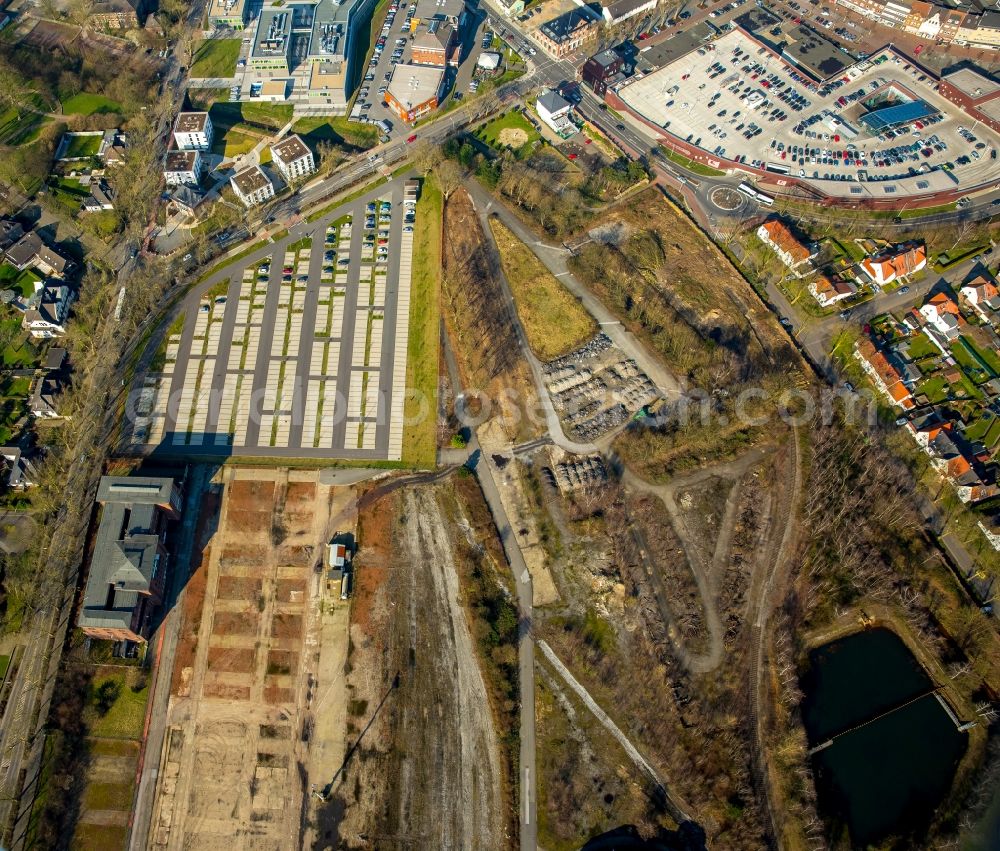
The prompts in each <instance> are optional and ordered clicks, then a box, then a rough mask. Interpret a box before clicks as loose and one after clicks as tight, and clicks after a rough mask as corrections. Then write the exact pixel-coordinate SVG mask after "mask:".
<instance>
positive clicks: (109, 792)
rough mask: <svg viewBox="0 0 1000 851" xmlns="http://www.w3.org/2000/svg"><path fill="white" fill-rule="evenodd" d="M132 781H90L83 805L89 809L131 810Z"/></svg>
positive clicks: (85, 790)
mask: <svg viewBox="0 0 1000 851" xmlns="http://www.w3.org/2000/svg"><path fill="white" fill-rule="evenodd" d="M132 787H133V784H132V783H88V784H87V788H86V789H84V791H83V806H84V807H85V808H86V809H88V810H126V811H128V810H130V809H131V808H132Z"/></svg>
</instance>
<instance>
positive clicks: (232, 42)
mask: <svg viewBox="0 0 1000 851" xmlns="http://www.w3.org/2000/svg"><path fill="white" fill-rule="evenodd" d="M239 57H240V40H239V39H238V38H209V39H205V40H204V41H202V42H201V44H199V45H198V47H197V49H196V50H195V53H194V62H192V63H191V76H192V77H232V76H233V74H235V73H236V60H237V59H239Z"/></svg>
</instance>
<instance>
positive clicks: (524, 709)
mask: <svg viewBox="0 0 1000 851" xmlns="http://www.w3.org/2000/svg"><path fill="white" fill-rule="evenodd" d="M441 343H442V347H443V349H444V358H445V365H446V368H447V369H448V374H449V376H450V378H451V383H452V387H453V388H454V389H455V394H456V397H458V396H460V395H461V394H464V392H465V388H464V387H462V383H461V374H460V372H459V370H458V364H457V363H456V361H455V353H454V352H453V351H452V349H451V345H450V344H449V341H448V335H447V333H445V331H444V327H443V326H442V331H441ZM462 452H463V454H465V455H466V456H467V457H468V461H467V462H466V463H467V465H468V466H470V467H471V468H472V470H473V472H475V474H476V478H477V479H478V480H479V486H480V487H481V488H482V491H483V498H484V499H485V500H486V504H487V505H488V506H489V509H490V514H491V515H492V516H493V523H494V525H495V526H496V528H497V534H498V535H499V536H500V542H501V544H502V545H503V550H504V555H505V556H506V557H507V563H508V564H509V565H510V569H511V573H512V574H513V576H514V585H515V588H516V591H517V611H518V628H517V665H518V677H517V679H518V692H519V695H518V697H519V701H520V726H519V738H520V754H519V762H518V771H519V776H518V790H519V791H518V821H519V825H520V829H519V837H520V843H519V848H520V849H521V851H535V848H536V847H537V845H538V807H537V796H538V792H537V790H538V781H537V777H538V775H537V772H536V768H535V640H534V638H533V637H532V633H531V628H532V623H533V620H532V619H533V617H534V610H533V598H532V593H533V590H532V583H531V574H530V573H529V572H528V565H527V564H526V563H525V561H524V554H523V553H522V552H521V545H520V544H519V543H518V542H517V536H516V535H515V534H514V530H513V529H512V528H511V525H510V520H509V519H508V518H507V511H506V509H505V508H504V506H503V501H502V500H501V499H500V491H499V490H497V485H496V480H495V479H494V478H493V468H492V466H491V464H490V461H489V460H488V459H487V458H486V456H485V454H484V453H483V451H482V448H481V447H480V445H479V439H478V437H477V436H476V432H475V430H473V431H472V435H471V438H470V440H469V443H468V445H467V447H466V449H464V450H462Z"/></svg>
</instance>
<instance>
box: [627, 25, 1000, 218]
mask: <svg viewBox="0 0 1000 851" xmlns="http://www.w3.org/2000/svg"><path fill="white" fill-rule="evenodd" d="M935 84H936V80H935V79H933V78H931V77H929V76H926V75H924V74H923V72H922V71H920V70H919V69H917V68H915V67H913V66H909V65H907V64H906V63H905V61H904V60H903V59H901V58H900V57H898V56H897V55H896V54H895V53H893V52H892V51H889V50H886V51H883V52H882V53H880V54H877V55H875V56H873V57H871V59H870V60H869V61H868V62H863V63H859V64H858V65H855V66H852V67H850V68H848V70H847V71H846V72H845V73H844V75H843V76H838V77H836V78H834V79H832V80H827V81H826V82H825V83H824V84H816V83H814V82H813V81H811V80H809V79H807V78H806V77H805V76H804V75H803V74H802V73H801V72H799V71H797V70H796V69H795V68H793V67H792V66H791V65H790V64H789V63H788V62H786V61H785V60H783V59H782V58H780V57H779V56H777V55H775V54H774V53H772V52H771V51H769V50H768V49H766V48H765V47H762V46H761V45H760V44H759V43H758V42H756V41H755V40H754V39H753V38H751V37H750V36H749V35H747V34H746V33H745V32H743V31H742V30H738V29H737V30H733V31H731V32H729V33H727V34H725V35H724V36H722V37H721V38H719V39H718V40H717V41H715V42H713V43H712V44H711V45H706V46H705V47H702V48H699V49H698V50H697V51H694V52H691V53H688V54H687V55H685V56H683V57H681V58H680V59H678V60H676V61H675V62H672V63H670V64H668V65H665V66H664V67H663V68H661V69H659V70H657V71H653V72H651V73H649V74H647V75H645V76H643V77H640V78H638V79H636V78H633V79H632V80H631V81H629V82H627V83H624V84H622V85H621V86H619V87H618V89H617V96H618V97H619V98H621V100H622V101H623V102H624V104H625V105H626V106H627V107H628V108H629V109H631V110H632V111H633V112H634V113H635V114H636V115H637V116H638V117H641V118H643V119H644V120H645V121H646V122H647V123H649V124H653V125H656V126H657V127H659V128H662V129H664V130H666V131H667V132H668V133H670V134H672V135H673V136H674V137H677V138H679V139H680V140H681V141H685V142H687V143H688V144H691V145H694V146H696V147H698V148H701V149H702V150H703V151H705V152H706V153H707V154H708V155H709V158H708V159H707V160H706V161H707V162H708V164H709V165H714V166H716V167H723V168H725V167H726V165H727V164H726V163H725V162H723V160H729V161H730V162H738V163H746V164H747V165H748V166H756V167H757V168H766V167H767V166H768V164H770V166H771V168H770V170H772V171H777V172H780V173H784V174H788V175H790V176H793V177H796V178H798V179H799V180H800V181H803V182H805V183H808V184H813V185H815V186H816V188H817V189H819V190H820V191H822V192H823V193H824V194H826V195H833V196H842V197H856V198H858V199H859V200H860V199H863V198H873V197H874V198H885V197H892V196H895V197H904V196H909V195H920V194H927V193H933V192H942V191H946V190H951V191H954V190H957V189H970V190H971V189H972V188H974V187H976V186H979V185H983V184H986V183H989V182H992V181H993V180H994V179H995V177H996V175H997V173H998V172H1000V165H998V160H997V159H995V158H994V157H995V156H996V155H995V153H994V152H995V151H996V150H997V148H998V147H1000V139H998V138H997V134H995V133H994V132H993V131H991V130H989V129H988V128H986V127H984V126H982V125H979V126H976V127H974V124H975V122H974V120H973V119H972V118H970V117H969V116H968V115H966V114H965V113H964V112H962V111H961V110H960V109H959V108H958V107H957V106H955V105H954V104H952V103H950V102H949V101H947V100H946V99H945V98H944V97H942V96H941V95H939V94H938V93H937V91H936V90H935ZM907 101H909V102H920V101H923V102H924V103H926V104H927V106H928V107H929V110H928V112H930V115H929V116H928V117H926V118H921V119H917V120H914V121H913V122H910V123H906V124H903V125H901V126H897V127H894V128H887V129H885V130H884V131H883V132H881V133H880V134H874V133H873V132H872V131H871V130H869V129H868V128H867V127H866V126H865V124H864V123H863V122H862V121H861V117H862V116H863V115H865V114H866V113H868V112H869V111H872V110H874V109H877V108H879V107H886V106H891V105H892V104H894V103H905V102H907ZM901 112H902V113H904V114H905V113H906V112H907V111H906V110H902V111H901ZM712 156H715V157H718V160H717V161H713V160H712V159H711V157H712Z"/></svg>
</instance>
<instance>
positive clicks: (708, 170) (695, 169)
mask: <svg viewBox="0 0 1000 851" xmlns="http://www.w3.org/2000/svg"><path fill="white" fill-rule="evenodd" d="M660 150H661V151H662V152H663V156H664V157H665V158H666V159H668V160H670V162H672V163H676V164H677V165H679V166H680V167H681V168H684V169H687V170H688V171H690V172H692V173H693V174H700V175H702V176H704V177H720V176H721V175H723V174H725V172H724V171H719V170H718V169H717V168H712V167H711V166H707V165H703V164H702V163H699V162H695V161H694V160H690V159H688V158H687V157H685V156H684V155H683V154H678V153H677V152H676V151H671V150H670V149H669V148H661V149H660Z"/></svg>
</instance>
